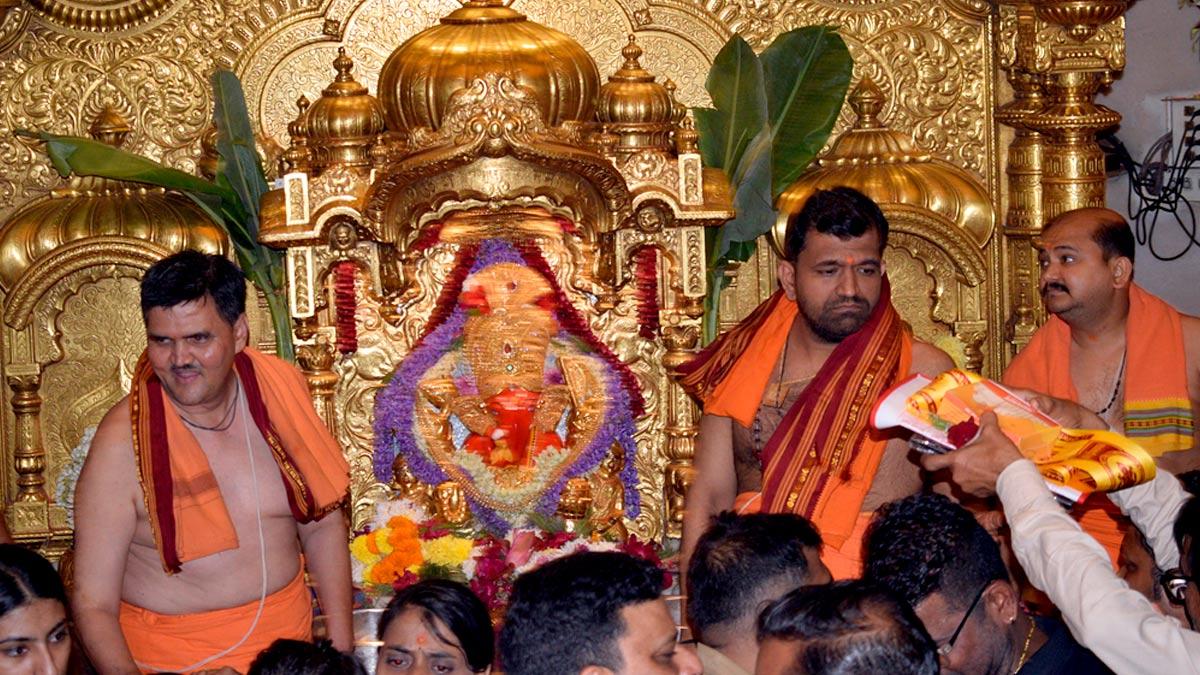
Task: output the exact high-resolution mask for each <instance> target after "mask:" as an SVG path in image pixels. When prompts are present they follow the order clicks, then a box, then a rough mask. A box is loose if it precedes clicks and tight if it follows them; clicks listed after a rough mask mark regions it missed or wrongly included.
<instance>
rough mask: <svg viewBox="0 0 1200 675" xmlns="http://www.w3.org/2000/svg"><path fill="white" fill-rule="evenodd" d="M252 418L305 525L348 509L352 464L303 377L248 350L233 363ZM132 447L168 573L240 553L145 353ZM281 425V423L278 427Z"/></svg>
mask: <svg viewBox="0 0 1200 675" xmlns="http://www.w3.org/2000/svg"><path fill="white" fill-rule="evenodd" d="M234 369H235V371H236V372H237V374H238V377H239V378H240V380H241V383H242V388H243V390H244V391H245V392H246V400H247V403H248V405H249V408H250V417H251V418H252V419H253V420H254V424H255V426H257V427H258V430H259V431H260V432H261V433H262V435H263V438H264V439H266V441H267V445H269V446H270V448H271V454H272V455H273V456H274V458H275V462H276V463H277V464H278V466H279V474H280V477H281V479H282V480H283V483H284V487H285V488H286V489H287V495H288V503H289V505H290V506H291V509H292V515H293V516H294V517H295V518H296V520H297V521H298V522H302V523H304V522H309V521H312V520H317V519H319V518H321V517H322V516H324V515H325V514H326V513H328V512H330V511H332V510H334V509H336V508H337V507H338V506H340V505H341V503H342V500H343V499H344V498H345V496H346V493H347V490H348V488H349V485H350V467H349V465H348V464H347V463H346V460H345V458H344V457H343V456H342V451H341V448H339V447H338V444H337V441H335V440H334V439H333V436H331V435H330V433H329V430H328V429H327V428H326V427H325V424H324V423H323V422H322V421H321V419H320V418H319V417H317V413H316V411H315V410H313V406H312V400H311V399H310V398H309V395H308V387H307V385H306V383H305V381H304V376H303V375H301V374H300V372H299V371H298V370H296V368H295V367H294V366H292V365H290V364H288V363H286V362H284V361H282V360H280V359H278V358H275V357H273V356H267V355H265V354H261V353H259V352H257V351H255V350H253V349H246V350H244V351H242V352H240V353H239V354H238V355H237V356H236V357H235V358H234ZM129 406H130V417H131V421H132V425H133V450H134V454H135V455H136V457H137V464H138V477H139V480H140V482H141V485H142V492H143V494H144V496H145V500H146V511H147V512H148V513H149V515H150V527H151V529H152V530H153V532H154V540H155V543H156V544H157V545H158V551H159V554H160V556H161V557H162V563H163V569H164V570H166V571H167V573H169V574H170V573H175V572H178V571H179V569H180V565H181V564H182V563H184V562H187V561H189V560H195V559H197V558H203V557H204V556H208V555H212V554H214V553H219V552H221V551H227V550H230V549H234V548H237V546H238V540H237V533H236V532H235V531H234V528H233V522H232V521H231V520H230V518H229V512H228V511H227V510H226V508H225V501H224V500H223V499H222V498H221V489H220V487H219V486H218V484H217V480H216V477H215V476H214V475H213V473H212V468H211V467H210V466H209V464H208V458H207V457H206V456H205V455H204V451H203V450H202V449H201V448H200V445H199V443H197V441H196V437H195V436H193V435H192V432H191V431H190V430H189V429H188V428H187V426H185V424H184V422H183V420H182V419H180V417H179V414H178V413H177V412H176V410H175V406H174V405H172V404H171V403H170V402H169V401H168V400H167V397H166V394H165V393H164V392H163V388H162V383H161V382H160V381H159V379H158V376H157V375H155V374H154V370H153V369H152V368H151V367H150V363H149V361H148V360H147V358H146V355H145V354H144V353H143V354H142V357H141V358H140V359H138V363H137V367H136V368H135V370H134V375H133V389H132V392H131V393H130V396H129ZM276 423H278V424H276Z"/></svg>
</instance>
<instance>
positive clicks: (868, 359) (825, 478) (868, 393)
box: [679, 278, 912, 578]
mask: <svg viewBox="0 0 1200 675" xmlns="http://www.w3.org/2000/svg"><path fill="white" fill-rule="evenodd" d="M797 313H798V309H797V307H796V303H795V302H793V301H791V300H788V299H787V298H786V297H785V296H784V295H783V292H782V291H779V292H776V293H775V295H773V296H772V297H771V298H770V299H769V300H767V302H765V303H763V304H762V305H760V306H759V307H758V308H757V309H755V310H754V312H752V313H751V314H750V316H748V317H746V319H745V320H743V321H742V322H741V323H740V324H738V325H737V326H735V327H734V328H733V329H732V330H730V331H729V332H727V333H725V334H724V335H722V336H721V337H720V338H718V339H717V340H716V341H715V342H713V343H712V344H711V345H709V346H708V347H707V348H706V349H705V350H704V351H703V352H701V353H700V354H699V355H698V356H697V357H696V358H695V359H693V360H692V361H689V362H688V363H685V364H684V365H683V366H681V367H680V368H679V374H680V378H679V381H680V384H681V385H682V386H683V387H684V389H685V390H687V391H688V393H690V394H691V395H692V396H694V397H695V398H697V399H698V400H699V401H700V403H701V405H702V406H703V408H704V412H705V413H706V414H711V415H722V416H725V417H730V418H732V419H733V420H735V421H736V422H737V423H739V424H741V425H742V426H743V427H748V426H750V425H751V423H752V422H753V420H754V417H755V414H756V412H757V410H758V408H759V406H760V405H762V400H763V393H764V391H765V390H766V387H767V384H768V383H769V381H770V378H771V373H772V371H773V370H774V365H775V363H776V361H777V359H778V358H779V354H780V353H781V352H782V351H783V348H784V345H785V344H786V340H787V335H788V331H789V329H790V328H791V325H792V322H793V321H794V320H795V318H796V316H797ZM911 365H912V338H911V336H910V335H909V334H908V331H907V329H906V328H905V327H904V324H903V322H902V321H901V320H900V316H899V314H897V313H896V310H895V308H894V307H892V303H891V288H890V286H889V284H888V282H887V280H886V278H885V279H884V283H883V290H882V292H881V294H880V298H879V302H878V304H876V305H875V310H874V311H873V312H872V313H871V316H870V317H869V318H868V319H867V322H866V323H865V324H864V325H863V327H862V328H860V329H859V330H858V332H856V333H854V334H853V335H851V336H849V337H847V338H846V339H845V340H843V341H842V342H841V343H839V344H838V346H837V347H836V348H835V349H834V351H833V353H832V354H830V355H829V358H828V359H826V361H825V364H824V365H823V366H822V367H821V370H820V371H818V372H817V374H816V375H815V376H814V377H813V379H812V381H811V382H810V383H809V384H808V386H807V387H805V389H804V391H803V392H802V393H801V394H800V396H799V397H798V398H797V399H796V401H795V403H793V404H792V406H791V408H790V409H789V410H788V411H787V413H786V414H785V415H784V417H783V419H782V420H781V421H780V423H779V426H778V427H776V429H775V431H774V433H773V434H772V435H771V438H770V440H769V441H767V444H766V446H765V447H764V448H763V451H762V465H763V477H762V494H761V497H759V498H758V499H752V498H748V497H750V495H742V496H739V498H738V505H739V506H742V507H745V508H744V509H743V510H744V512H745V511H758V510H761V511H764V512H767V513H783V512H790V513H797V514H800V515H802V516H804V517H806V518H808V519H809V520H811V521H812V522H813V524H814V525H816V527H817V529H818V530H819V531H820V533H821V538H822V540H823V541H824V542H825V553H824V554H823V555H822V559H823V560H825V564H826V565H827V566H828V567H829V568H830V572H831V573H833V576H834V577H835V578H849V577H855V576H858V574H859V572H860V571H861V566H862V562H861V560H862V536H863V533H864V532H865V530H866V525H867V523H868V522H869V521H870V516H871V514H870V513H863V512H861V508H862V505H863V501H864V500H865V499H866V496H867V492H868V491H869V490H870V488H871V484H872V482H874V479H875V473H876V471H877V470H878V469H879V462H880V460H882V458H883V452H884V449H885V448H886V446H887V441H888V438H887V437H886V436H884V435H883V434H882V433H881V432H879V431H878V430H876V429H873V428H872V427H871V420H870V416H871V409H872V407H873V406H874V405H875V401H876V400H878V398H879V396H880V394H882V393H883V392H885V391H887V389H888V388H889V387H891V386H892V385H894V384H895V383H896V382H898V381H899V380H900V379H902V378H903V377H904V376H905V375H906V374H907V373H908V371H909V369H910V368H911ZM747 502H754V503H753V504H750V505H747Z"/></svg>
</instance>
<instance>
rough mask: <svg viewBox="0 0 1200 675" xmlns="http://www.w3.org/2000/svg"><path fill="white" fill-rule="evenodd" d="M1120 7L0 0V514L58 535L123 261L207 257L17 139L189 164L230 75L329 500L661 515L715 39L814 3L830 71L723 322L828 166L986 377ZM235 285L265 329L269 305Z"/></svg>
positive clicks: (127, 291) (158, 196)
mask: <svg viewBox="0 0 1200 675" xmlns="http://www.w3.org/2000/svg"><path fill="white" fill-rule="evenodd" d="M1125 7H1126V3H1125V2H1124V1H1123V0H1122V1H1109V2H1093V3H1082V2H1075V1H1068V0H1036V1H1034V0H1029V1H1021V0H1012V1H1008V0H1005V1H1002V2H990V1H987V0H875V1H871V2H862V1H861V0H789V1H776V0H771V1H769V2H758V3H733V2H724V1H722V0H710V1H708V2H699V1H695V2H691V1H685V2H676V1H667V0H575V1H573V2H551V1H548V0H514V1H513V2H503V1H501V0H466V1H465V2H462V3H459V2H457V1H456V0H436V1H430V2H422V3H396V2H388V1H385V0H262V1H257V0H256V1H253V2H251V1H250V0H228V1H224V2H219V3H218V2H202V3H195V2H184V1H182V0H154V1H148V0H120V1H118V2H109V3H86V2H80V1H77V0H37V1H29V2H21V3H0V61H3V63H4V66H5V67H4V69H3V71H2V73H0V87H3V88H4V91H5V92H6V94H7V95H6V97H5V101H6V103H5V105H4V113H5V121H4V122H3V123H2V124H0V127H2V128H3V131H4V133H3V135H2V138H0V154H2V155H3V157H4V158H5V161H4V162H3V163H0V174H2V175H0V193H2V194H3V195H4V196H5V200H4V202H3V209H4V212H3V214H2V215H3V226H0V298H2V300H0V313H2V314H3V319H4V324H3V330H2V331H0V344H2V345H3V349H2V350H0V352H2V354H3V360H2V361H0V370H2V371H3V375H4V378H3V380H4V384H5V386H4V387H3V394H2V396H3V409H4V415H5V417H4V425H3V428H4V434H3V445H2V447H3V453H2V454H3V458H4V461H5V465H6V466H7V467H9V468H8V471H7V473H6V477H7V478H6V481H5V482H4V484H3V491H2V495H3V498H4V504H5V507H6V508H5V510H6V517H7V519H8V526H9V528H10V529H11V530H12V532H13V534H14V536H15V537H16V538H17V539H18V540H19V541H22V542H26V543H31V544H36V545H40V546H42V547H43V548H44V549H45V550H46V551H47V552H48V553H51V554H55V553H58V552H61V551H62V550H64V549H65V548H67V547H68V546H69V545H70V542H71V537H72V531H71V514H70V509H71V503H72V502H71V499H72V497H71V493H72V488H73V484H74V480H75V478H76V477H77V474H78V470H79V465H80V463H81V461H82V453H83V452H85V451H86V447H87V439H88V438H89V434H90V431H89V429H91V428H94V426H95V424H96V423H97V422H98V420H99V418H100V416H101V415H102V414H103V412H104V411H105V410H107V409H108V408H109V407H111V406H112V405H113V404H114V403H115V402H116V401H118V400H119V399H120V398H121V397H122V396H124V394H125V393H126V392H127V391H128V387H129V383H130V374H131V370H132V367H133V364H134V362H135V361H136V359H137V357H138V354H139V353H140V352H141V350H142V347H143V346H144V340H145V339H144V334H143V326H142V323H141V317H140V313H139V309H138V302H137V298H138V279H139V278H140V276H141V274H142V272H143V271H144V270H145V269H146V268H147V267H148V266H149V265H150V264H152V263H153V262H154V261H155V260H158V259H160V258H162V257H164V256H166V255H168V254H170V253H172V252H175V251H178V250H182V249H185V248H200V249H202V250H206V251H212V252H227V251H228V250H229V248H230V244H229V242H228V241H227V238H226V236H225V235H224V233H223V232H222V230H221V229H220V228H218V227H217V226H216V225H215V224H214V223H213V222H212V221H211V220H210V219H209V218H208V216H207V215H206V214H205V213H204V212H203V211H202V210H200V209H199V208H197V207H196V206H194V205H193V204H192V203H191V202H190V201H189V200H187V199H186V198H184V197H182V196H181V195H179V194H176V193H174V192H170V191H165V192H164V191H163V190H159V189H153V188H148V187H145V186H143V185H139V184H136V183H127V182H121V181H112V180H104V179H95V178H72V179H69V180H62V179H59V178H58V176H57V175H56V174H55V173H54V172H53V171H52V170H51V169H50V167H49V165H48V163H47V162H46V160H45V158H44V156H43V155H42V154H41V151H40V149H39V148H38V147H37V145H36V143H33V142H31V141H29V140H27V139H18V138H16V137H15V136H13V135H12V134H11V133H10V131H11V130H12V129H14V128H39V129H44V130H47V131H52V132H55V133H64V134H77V135H84V134H90V135H91V136H92V137H93V138H96V139H98V140H101V141H104V142H107V143H110V144H115V145H122V146H123V147H125V148H127V149H131V150H134V151H136V152H139V153H142V154H144V155H147V156H149V157H152V158H154V159H156V160H161V161H162V162H164V163H166V164H168V165H170V166H174V167H177V168H180V169H184V170H186V171H189V172H193V173H200V174H206V175H211V174H212V172H213V171H214V167H215V166H216V156H215V152H216V150H215V146H214V143H215V140H214V133H215V132H214V131H213V129H212V127H210V125H209V122H210V120H211V110H212V106H213V100H212V93H211V91H209V89H208V86H207V81H208V75H209V74H210V73H211V72H212V71H213V69H215V68H218V67H220V68H227V69H229V70H232V71H233V72H234V73H236V74H237V75H238V77H239V78H240V79H241V81H242V83H243V85H244V87H245V92H246V99H247V104H248V108H249V111H250V115H251V118H252V121H253V124H254V126H255V130H256V132H257V133H258V145H259V150H260V152H261V154H262V156H263V158H264V164H265V166H266V168H267V173H268V177H269V178H270V179H272V180H273V181H274V189H272V190H271V191H270V192H269V193H268V194H267V195H266V196H265V198H264V199H263V201H262V204H261V230H260V232H259V239H260V241H261V242H262V243H264V244H266V245H269V246H271V247H274V248H276V249H278V250H280V251H281V252H282V253H283V258H284V261H285V269H284V274H283V276H284V279H285V285H286V291H287V305H288V311H289V313H290V317H291V320H292V331H293V339H294V342H295V345H296V350H297V362H298V365H299V366H300V367H301V369H302V370H303V372H304V373H305V375H306V377H307V379H308V383H309V385H310V389H311V393H312V397H313V400H314V402H315V404H316V407H317V410H318V412H319V413H320V414H321V416H322V418H323V419H324V420H325V422H326V424H327V425H328V426H329V428H330V429H331V430H332V431H333V433H334V436H335V438H336V439H337V440H338V442H339V443H340V444H341V446H342V448H343V450H344V452H345V453H346V456H347V458H348V459H349V461H350V463H351V471H352V479H353V480H352V494H351V496H352V500H353V513H352V518H353V522H354V524H355V526H361V525H362V523H364V522H365V521H366V520H368V519H369V518H370V515H371V513H372V511H373V509H374V505H375V504H376V503H377V502H379V501H381V500H385V499H389V498H391V497H392V496H394V495H397V494H403V495H406V496H409V497H412V498H414V499H419V500H425V501H428V502H431V503H432V502H435V501H436V502H438V503H442V504H445V503H461V501H462V500H464V499H465V500H466V501H467V502H469V503H470V505H471V510H472V513H474V515H475V517H476V518H480V519H483V520H485V521H494V522H497V523H501V524H503V523H508V524H513V523H516V522H519V521H520V518H521V517H522V516H521V514H525V513H529V512H531V511H539V510H540V511H543V512H547V513H554V512H556V511H557V512H558V513H559V514H560V515H564V514H565V515H566V516H568V517H574V518H582V517H587V518H590V519H591V520H592V522H593V524H594V525H595V526H596V527H603V528H614V529H617V530H620V531H621V532H629V533H634V534H637V535H638V536H639V537H641V538H643V539H655V540H658V541H662V540H664V539H666V538H669V537H677V536H679V532H680V523H681V517H682V510H683V507H684V494H685V493H686V489H687V485H688V481H689V479H690V471H691V467H690V464H691V459H692V456H693V453H694V449H695V438H696V433H697V422H698V417H699V413H698V410H697V408H696V406H695V404H694V403H693V402H692V400H691V399H690V398H689V397H688V396H687V395H686V394H685V393H684V392H683V390H682V389H681V388H680V387H679V386H678V385H677V384H675V383H674V381H673V379H672V376H671V370H672V368H673V367H675V366H677V365H679V364H680V363H682V362H684V361H686V360H687V359H688V358H689V357H690V356H691V355H693V354H694V353H696V352H697V351H698V350H699V349H700V347H701V346H702V344H701V342H702V341H701V335H702V328H701V317H702V315H703V312H704V300H705V297H706V295H707V294H708V293H709V288H708V281H707V276H708V274H707V273H708V265H709V264H710V263H709V257H708V254H707V253H706V233H707V232H708V231H709V230H711V229H712V228H715V227H719V226H721V225H722V224H723V223H725V222H726V221H728V220H729V219H730V218H732V217H733V216H734V210H733V194H732V191H731V186H730V182H729V179H728V178H727V177H726V175H725V174H724V173H722V172H721V171H720V170H718V169H716V168H714V167H710V166H705V165H704V163H703V161H702V158H701V153H700V150H699V148H698V133H697V131H696V126H695V123H694V121H693V118H692V115H691V113H690V112H689V109H690V108H693V107H697V106H706V105H708V104H709V101H708V94H707V93H706V92H705V90H704V86H703V83H704V78H705V74H706V73H707V70H708V67H709V64H710V63H711V62H712V60H713V58H714V57H715V55H716V54H717V52H718V50H720V48H721V46H722V44H724V42H725V41H726V40H727V39H728V38H729V36H730V35H732V34H734V33H738V34H740V35H742V36H743V37H744V38H745V39H746V40H747V41H748V42H749V43H750V45H751V46H752V47H755V48H756V49H761V48H762V47H764V46H765V45H766V44H768V43H769V42H770V41H771V39H772V38H773V37H774V36H776V35H778V34H780V33H782V32H784V31H786V30H789V29H791V28H795V27H798V26H807V25H829V26H833V27H835V28H836V30H837V31H838V32H839V34H840V35H841V36H842V38H843V39H844V40H845V42H846V43H847V45H848V46H849V49H850V53H851V55H852V56H853V58H854V71H853V72H854V74H853V78H852V79H853V82H852V84H851V92H850V95H849V96H848V98H847V103H846V105H845V107H844V109H843V110H842V113H841V117H840V119H839V122H838V124H837V126H836V128H835V132H834V136H833V138H832V139H831V142H830V143H829V144H828V146H827V147H826V149H825V150H824V151H823V153H822V154H821V155H820V157H819V158H818V160H817V161H816V162H814V164H813V166H812V167H810V169H809V170H808V171H807V172H806V173H804V175H802V176H801V177H800V179H799V180H797V181H796V182H795V183H794V184H792V185H791V186H790V187H789V188H788V189H787V190H786V191H785V192H784V194H783V196H782V197H781V198H780V200H779V203H778V207H779V210H780V213H781V219H780V223H779V224H777V226H776V228H775V230H774V232H773V233H772V234H771V235H768V236H767V237H765V241H764V245H761V246H759V247H758V249H757V252H756V253H755V255H754V257H752V258H751V259H750V260H749V261H747V262H745V263H744V264H742V265H740V266H738V267H737V268H736V269H731V270H729V271H728V272H727V274H728V275H730V276H731V277H732V279H731V282H732V283H730V285H729V286H728V287H727V288H726V289H725V290H724V291H723V292H722V294H721V296H720V301H719V305H720V309H721V312H720V321H721V325H722V326H723V327H728V326H730V325H732V324H734V323H736V322H737V321H738V320H739V319H740V318H741V317H743V316H745V315H746V314H747V313H748V312H749V311H750V310H751V309H752V308H754V307H755V306H756V305H757V304H758V303H759V302H760V301H761V300H763V299H764V298H766V297H767V296H768V295H770V294H771V293H772V292H773V291H774V288H775V277H774V269H775V264H776V260H777V258H776V256H777V253H776V249H777V248H778V240H779V239H781V237H782V227H783V223H784V221H785V219H786V216H787V215H788V214H789V213H791V212H794V211H795V210H797V209H799V208H800V206H801V205H802V204H803V202H804V200H805V198H806V197H807V196H808V195H810V194H812V193H813V191H815V190H817V189H820V188H823V187H831V186H835V185H849V186H852V187H855V188H857V189H859V190H861V191H863V192H864V193H866V194H867V195H868V196H870V197H872V198H873V199H874V200H875V201H877V202H878V203H879V204H880V205H881V207H882V209H883V211H884V213H885V214H886V215H887V216H888V219H889V221H890V223H891V227H892V232H893V238H892V246H891V247H890V248H889V250H888V252H887V256H886V257H887V265H888V269H889V273H890V275H891V278H892V285H893V288H894V289H895V296H894V297H895V301H896V303H897V306H898V308H899V309H900V312H901V314H902V316H903V318H904V319H905V321H906V322H907V323H908V324H909V325H910V326H911V327H912V329H913V331H914V332H915V334H916V335H918V336H919V337H921V338H923V339H925V340H928V341H930V342H932V343H934V344H936V345H937V346H939V347H941V348H943V349H945V350H946V351H947V352H948V353H950V354H951V355H952V356H953V357H954V358H955V359H956V360H957V361H959V363H960V365H962V366H964V367H967V368H969V369H972V370H977V371H982V372H984V373H985V374H997V373H998V372H999V371H1000V369H1001V368H1002V367H1003V366H1004V364H1005V363H1007V361H1008V359H1010V358H1011V356H1012V354H1013V353H1014V352H1015V350H1016V349H1018V348H1019V347H1020V346H1022V345H1024V344H1025V342H1026V341H1028V339H1029V337H1030V335H1031V334H1032V333H1033V331H1034V330H1035V329H1036V328H1037V325H1038V324H1039V322H1040V318H1041V310H1040V307H1039V306H1038V302H1037V293H1036V279H1037V264H1036V259H1035V257H1034V255H1033V250H1032V247H1031V246H1030V241H1031V239H1032V238H1033V237H1035V236H1036V235H1037V233H1038V230H1039V228H1040V226H1041V224H1042V223H1043V222H1044V221H1045V220H1046V219H1047V218H1049V217H1052V216H1054V215H1056V214H1058V213H1061V212H1063V211H1065V210H1069V209H1072V208H1076V207H1081V206H1102V205H1103V202H1104V168H1103V157H1102V155H1101V153H1100V150H1099V148H1098V147H1097V145H1096V143H1095V133H1096V132H1097V131H1099V130H1101V129H1104V128H1106V127H1108V126H1111V125H1113V124H1115V123H1116V121H1117V120H1118V119H1119V116H1118V115H1116V114H1115V113H1113V112H1112V111H1109V110H1107V109H1105V108H1102V107H1100V106H1097V105H1096V104H1095V103H1094V102H1093V99H1094V97H1095V94H1096V92H1097V91H1098V89H1099V88H1100V87H1101V86H1102V85H1103V84H1104V83H1106V82H1108V81H1110V80H1111V77H1112V75H1113V73H1115V72H1117V71H1119V70H1120V69H1121V68H1122V67H1123V60H1124V23H1123V19H1122V18H1121V17H1122V14H1123V12H1124V9H1125ZM767 244H770V245H767ZM252 304H253V303H252ZM251 309H252V311H251V315H252V316H251V319H252V326H253V340H254V342H255V343H256V344H257V345H259V346H260V347H261V348H263V349H271V348H272V345H273V334H272V330H273V329H272V328H271V324H270V322H269V321H268V320H267V318H266V316H267V309H266V304H265V302H263V301H262V300H261V298H260V302H259V303H257V305H256V306H254V307H252V308H251ZM497 428H499V429H503V430H504V434H502V435H497V434H496V433H494V431H493V430H495V429H497ZM446 494H452V495H454V498H453V499H449V498H445V495H446ZM443 515H444V516H446V517H447V518H449V519H451V520H453V519H454V518H458V517H460V516H461V514H450V513H446V514H443Z"/></svg>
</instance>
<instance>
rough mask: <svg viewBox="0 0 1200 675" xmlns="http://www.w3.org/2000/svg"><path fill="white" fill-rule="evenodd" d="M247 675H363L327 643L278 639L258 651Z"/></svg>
mask: <svg viewBox="0 0 1200 675" xmlns="http://www.w3.org/2000/svg"><path fill="white" fill-rule="evenodd" d="M247 675H366V671H364V670H363V667H362V665H361V664H360V663H359V662H358V661H357V660H356V659H355V658H354V656H352V655H350V654H343V653H341V652H339V651H338V650H336V649H334V648H333V645H332V644H331V643H330V642H329V641H328V640H322V641H321V642H319V643H317V644H313V643H311V642H302V641H300V640H287V639H284V638H280V639H278V640H276V641H274V642H272V643H271V646H270V647H267V648H266V649H264V650H262V651H261V652H259V653H258V656H257V657H255V659H254V663H252V664H250V670H249V671H248V672H247Z"/></svg>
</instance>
